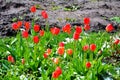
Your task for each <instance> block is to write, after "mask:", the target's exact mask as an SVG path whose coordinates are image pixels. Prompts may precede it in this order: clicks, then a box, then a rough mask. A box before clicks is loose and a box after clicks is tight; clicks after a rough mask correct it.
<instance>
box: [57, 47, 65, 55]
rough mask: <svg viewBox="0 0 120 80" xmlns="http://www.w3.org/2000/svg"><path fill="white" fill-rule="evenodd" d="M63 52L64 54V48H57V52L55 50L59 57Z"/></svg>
mask: <svg viewBox="0 0 120 80" xmlns="http://www.w3.org/2000/svg"><path fill="white" fill-rule="evenodd" d="M64 52H65V49H64V47H59V48H58V50H57V53H58V54H59V55H63V54H64Z"/></svg>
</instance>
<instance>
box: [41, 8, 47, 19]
mask: <svg viewBox="0 0 120 80" xmlns="http://www.w3.org/2000/svg"><path fill="white" fill-rule="evenodd" d="M41 15H42V17H43V18H44V19H47V18H48V14H47V12H46V11H45V10H43V11H42V12H41Z"/></svg>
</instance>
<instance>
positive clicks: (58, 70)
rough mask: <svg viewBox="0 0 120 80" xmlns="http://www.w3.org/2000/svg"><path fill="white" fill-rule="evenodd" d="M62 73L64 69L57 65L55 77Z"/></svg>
mask: <svg viewBox="0 0 120 80" xmlns="http://www.w3.org/2000/svg"><path fill="white" fill-rule="evenodd" d="M61 74H62V69H61V68H60V67H57V68H56V70H55V71H54V72H53V73H52V77H53V78H58V77H59V76H60V75H61Z"/></svg>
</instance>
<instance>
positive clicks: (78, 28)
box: [75, 26, 82, 34]
mask: <svg viewBox="0 0 120 80" xmlns="http://www.w3.org/2000/svg"><path fill="white" fill-rule="evenodd" d="M75 29H76V32H77V33H79V34H80V33H81V32H82V28H81V27H80V26H76V28H75Z"/></svg>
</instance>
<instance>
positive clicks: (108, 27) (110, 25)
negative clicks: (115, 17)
mask: <svg viewBox="0 0 120 80" xmlns="http://www.w3.org/2000/svg"><path fill="white" fill-rule="evenodd" d="M113 30H114V27H113V26H112V24H108V25H107V26H106V31H107V32H112V31H113Z"/></svg>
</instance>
